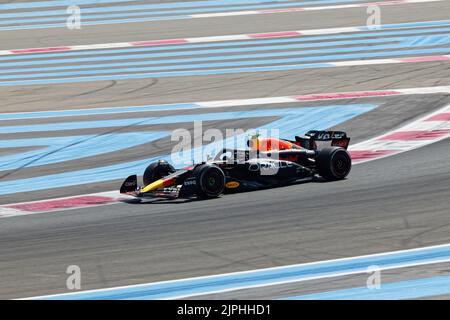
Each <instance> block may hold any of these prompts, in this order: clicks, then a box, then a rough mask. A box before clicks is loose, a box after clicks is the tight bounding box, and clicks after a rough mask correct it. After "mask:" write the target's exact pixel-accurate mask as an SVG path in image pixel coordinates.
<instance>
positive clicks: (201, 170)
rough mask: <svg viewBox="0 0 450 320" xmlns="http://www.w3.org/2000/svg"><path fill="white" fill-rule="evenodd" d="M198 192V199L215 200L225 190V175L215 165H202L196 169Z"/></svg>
mask: <svg viewBox="0 0 450 320" xmlns="http://www.w3.org/2000/svg"><path fill="white" fill-rule="evenodd" d="M194 174H195V176H196V181H197V186H198V191H197V198H199V199H205V198H215V197H218V196H220V195H221V194H222V193H223V191H224V189H225V174H224V173H223V171H222V169H220V168H219V167H218V166H216V165H215V164H202V165H199V166H197V167H196V168H195V169H194Z"/></svg>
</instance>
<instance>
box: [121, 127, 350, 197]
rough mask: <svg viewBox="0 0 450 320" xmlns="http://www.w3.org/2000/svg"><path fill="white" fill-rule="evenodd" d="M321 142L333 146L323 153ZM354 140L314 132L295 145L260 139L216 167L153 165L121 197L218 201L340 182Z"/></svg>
mask: <svg viewBox="0 0 450 320" xmlns="http://www.w3.org/2000/svg"><path fill="white" fill-rule="evenodd" d="M316 141H331V147H324V148H318V146H317V143H316ZM349 142H350V138H348V137H347V134H346V133H345V132H342V131H309V132H307V133H306V134H305V135H304V136H296V137H295V141H290V140H284V139H277V138H260V137H259V136H257V135H256V136H253V137H251V138H250V139H248V141H247V145H248V147H249V149H248V150H247V149H246V150H238V149H236V150H234V149H233V150H231V149H223V150H222V151H221V152H219V153H218V154H217V155H216V157H215V158H214V159H213V160H212V161H208V162H203V163H199V164H196V165H193V166H190V167H186V168H183V169H178V170H176V169H175V168H174V167H173V166H172V165H170V164H169V163H168V162H166V161H164V160H160V161H157V162H154V163H152V164H150V165H149V166H148V167H147V169H146V170H145V172H144V175H143V181H144V186H142V187H138V185H137V176H136V175H132V176H129V177H128V178H127V179H126V180H125V181H124V182H123V184H122V186H121V188H120V193H122V194H127V195H132V196H134V197H138V198H143V197H149V198H165V199H176V198H192V197H197V198H199V199H204V198H212V197H218V196H219V195H221V194H222V193H231V192H239V191H250V190H256V189H263V188H270V187H278V186H283V185H288V184H293V183H298V182H304V181H311V180H313V179H315V178H319V177H321V178H322V179H325V180H341V179H344V178H345V177H346V176H347V175H348V174H349V172H350V169H351V166H352V162H351V158H350V155H349V153H348V152H347V147H348V144H349Z"/></svg>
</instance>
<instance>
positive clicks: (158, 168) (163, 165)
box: [143, 160, 175, 186]
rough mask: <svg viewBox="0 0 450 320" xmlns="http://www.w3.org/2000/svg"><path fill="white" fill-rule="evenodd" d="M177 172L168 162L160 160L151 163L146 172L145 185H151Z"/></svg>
mask: <svg viewBox="0 0 450 320" xmlns="http://www.w3.org/2000/svg"><path fill="white" fill-rule="evenodd" d="M174 172H175V168H174V167H173V166H172V165H171V164H169V163H168V162H167V161H164V160H159V161H156V162H153V163H151V164H150V165H149V166H148V167H147V169H145V171H144V176H143V180H144V185H146V186H147V185H149V184H150V183H152V182H155V181H157V180H159V179H161V178H164V177H165V176H168V175H169V174H171V173H174Z"/></svg>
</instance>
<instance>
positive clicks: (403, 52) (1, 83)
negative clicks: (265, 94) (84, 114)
mask: <svg viewBox="0 0 450 320" xmlns="http://www.w3.org/2000/svg"><path fill="white" fill-rule="evenodd" d="M448 52H450V48H443V49H440V48H439V49H425V50H401V51H392V52H381V53H368V54H348V55H338V56H322V57H308V58H304V59H301V60H302V61H314V60H323V59H324V58H326V59H331V58H332V57H335V59H336V60H337V59H351V58H352V57H353V58H356V59H362V58H381V57H401V56H405V55H417V54H419V55H420V54H446V53H448ZM299 60H300V59H299ZM289 61H291V62H294V61H296V59H272V60H266V61H258V62H256V61H255V62H253V63H252V64H253V65H258V64H270V63H272V64H274V63H288V62H289ZM331 62H334V61H329V62H324V63H310V64H292V65H272V66H262V67H237V68H230V69H227V68H224V69H208V70H193V71H167V72H154V73H153V72H152V73H137V74H115V75H100V76H91V77H89V76H86V77H73V78H70V77H69V78H50V79H40V80H16V81H0V86H12V85H31V84H52V83H70V82H85V81H101V80H119V79H141V78H149V77H155V78H156V77H161V78H162V77H182V76H194V75H212V74H234V73H246V72H262V71H282V70H299V69H311V68H327V67H335V66H334V65H333V64H332V63H331ZM248 64H249V63H243V62H236V63H234V64H233V65H248ZM215 65H216V66H218V65H224V66H225V65H227V66H231V64H226V63H221V64H215ZM191 67H193V66H191ZM202 67H204V66H202ZM210 67H211V65H210ZM125 70H126V69H125ZM125 70H124V69H122V72H124V71H125ZM140 71H142V70H140Z"/></svg>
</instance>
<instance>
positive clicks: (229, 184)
mask: <svg viewBox="0 0 450 320" xmlns="http://www.w3.org/2000/svg"><path fill="white" fill-rule="evenodd" d="M240 185H241V184H240V183H239V182H237V181H230V182H227V183H226V184H225V187H227V188H228V189H236V188H237V187H239V186H240Z"/></svg>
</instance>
